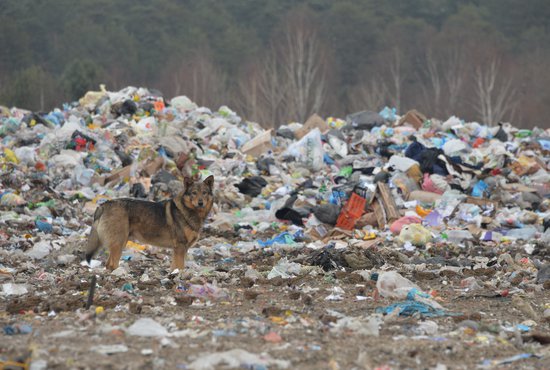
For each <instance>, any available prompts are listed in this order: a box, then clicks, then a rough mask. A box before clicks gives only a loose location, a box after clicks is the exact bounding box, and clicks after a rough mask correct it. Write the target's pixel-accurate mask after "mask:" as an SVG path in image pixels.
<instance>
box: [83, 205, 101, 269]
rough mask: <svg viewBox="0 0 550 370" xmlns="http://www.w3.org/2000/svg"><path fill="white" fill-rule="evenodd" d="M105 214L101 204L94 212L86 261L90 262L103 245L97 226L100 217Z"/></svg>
mask: <svg viewBox="0 0 550 370" xmlns="http://www.w3.org/2000/svg"><path fill="white" fill-rule="evenodd" d="M102 214H103V207H102V206H99V207H98V208H97V209H96V211H95V213H94V222H93V224H92V231H90V236H89V237H88V247H87V248H86V261H88V263H90V261H91V260H92V257H93V256H94V254H95V252H97V250H98V249H99V247H101V241H100V240H99V234H98V232H97V227H98V226H99V219H100V218H101V215H102Z"/></svg>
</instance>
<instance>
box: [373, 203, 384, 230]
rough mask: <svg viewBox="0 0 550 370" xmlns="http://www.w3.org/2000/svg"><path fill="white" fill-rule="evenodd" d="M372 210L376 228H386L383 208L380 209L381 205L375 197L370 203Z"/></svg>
mask: <svg viewBox="0 0 550 370" xmlns="http://www.w3.org/2000/svg"><path fill="white" fill-rule="evenodd" d="M372 209H373V211H374V215H375V216H376V222H377V223H378V228H379V229H383V228H384V227H386V212H384V208H382V205H381V204H380V202H379V200H378V197H376V198H375V199H374V200H373V201H372Z"/></svg>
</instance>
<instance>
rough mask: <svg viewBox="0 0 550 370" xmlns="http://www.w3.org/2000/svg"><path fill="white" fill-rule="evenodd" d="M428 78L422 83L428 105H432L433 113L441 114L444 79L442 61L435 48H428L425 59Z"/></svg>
mask: <svg viewBox="0 0 550 370" xmlns="http://www.w3.org/2000/svg"><path fill="white" fill-rule="evenodd" d="M425 65H426V68H425V74H426V78H425V79H422V78H421V81H424V83H421V84H420V87H421V89H422V92H423V95H424V99H425V101H426V105H427V106H429V107H430V110H431V111H432V112H431V114H432V115H436V116H437V115H439V114H440V110H441V95H442V92H443V81H442V80H443V79H442V77H441V71H440V69H441V68H440V66H439V65H440V61H438V60H437V58H436V56H435V55H434V52H433V49H432V48H428V49H426V60H425Z"/></svg>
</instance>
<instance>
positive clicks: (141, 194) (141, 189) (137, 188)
mask: <svg viewBox="0 0 550 370" xmlns="http://www.w3.org/2000/svg"><path fill="white" fill-rule="evenodd" d="M130 196H131V197H132V198H147V192H146V191H145V186H143V184H142V183H140V182H137V183H135V184H134V185H132V187H131V188H130Z"/></svg>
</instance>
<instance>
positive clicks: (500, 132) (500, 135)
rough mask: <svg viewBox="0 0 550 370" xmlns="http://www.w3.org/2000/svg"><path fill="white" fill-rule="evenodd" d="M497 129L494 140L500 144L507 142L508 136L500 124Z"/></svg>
mask: <svg viewBox="0 0 550 370" xmlns="http://www.w3.org/2000/svg"><path fill="white" fill-rule="evenodd" d="M498 127H499V129H498V131H497V133H496V134H495V139H498V140H500V141H502V142H506V141H508V134H507V133H506V131H504V129H503V128H502V123H500V122H499V123H498Z"/></svg>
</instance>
